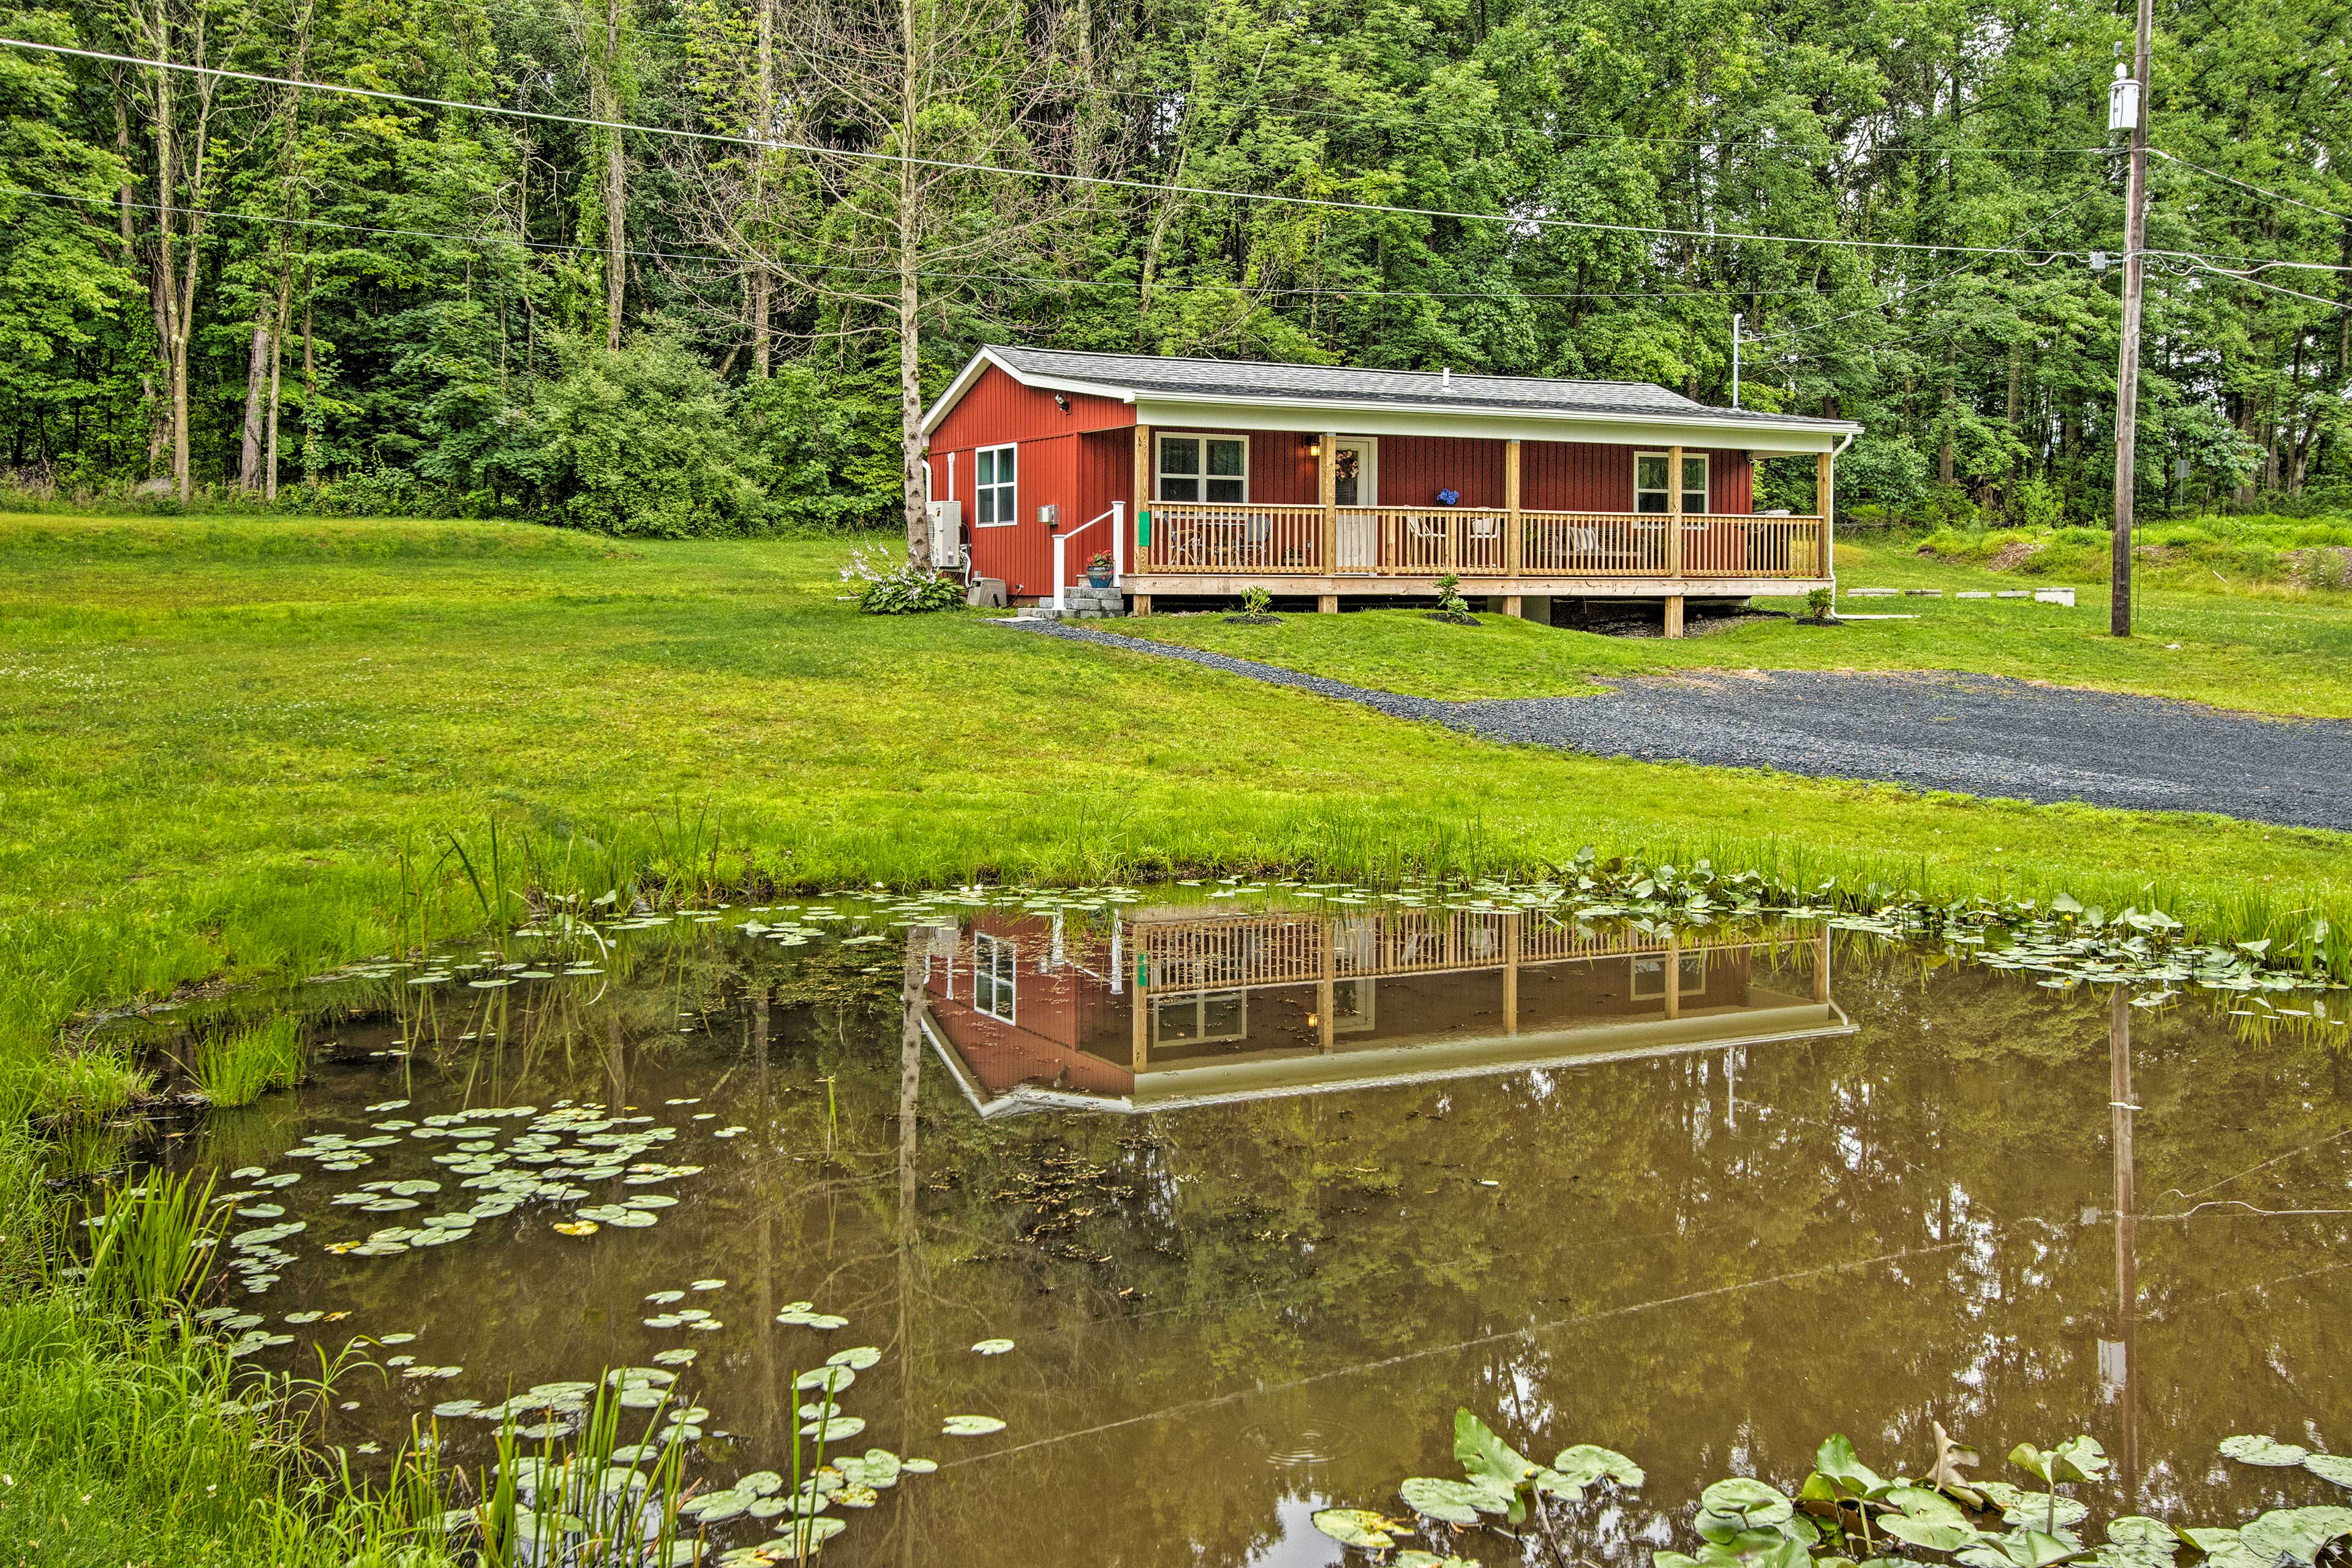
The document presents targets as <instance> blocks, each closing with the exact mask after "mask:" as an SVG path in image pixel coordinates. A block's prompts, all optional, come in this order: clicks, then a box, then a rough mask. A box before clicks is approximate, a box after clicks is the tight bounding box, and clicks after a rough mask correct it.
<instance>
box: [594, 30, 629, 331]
mask: <svg viewBox="0 0 2352 1568" xmlns="http://www.w3.org/2000/svg"><path fill="white" fill-rule="evenodd" d="M627 4H628V0H604V68H603V69H602V71H600V72H599V73H598V75H599V79H600V81H601V85H602V86H603V88H604V94H603V96H604V106H603V108H602V109H601V110H600V111H599V118H601V119H604V120H608V121H617V120H619V119H620V118H621V96H620V90H619V86H618V83H617V81H616V79H615V75H616V72H617V70H618V68H619V66H620V59H621V23H622V7H623V6H625V5H627ZM628 216H629V166H628V155H627V153H626V151H625V149H624V148H623V146H622V145H621V133H620V132H617V131H607V132H604V346H605V347H606V348H608V349H610V350H612V351H614V353H618V352H619V351H620V347H621V302H622V299H623V295H624V291H625V289H626V287H627V284H628V277H629V275H628V258H627V257H626V256H625V255H624V254H622V253H623V252H624V251H625V249H626V248H627V236H628Z"/></svg>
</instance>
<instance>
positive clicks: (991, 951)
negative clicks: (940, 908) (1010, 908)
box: [971, 931, 1021, 1024]
mask: <svg viewBox="0 0 2352 1568" xmlns="http://www.w3.org/2000/svg"><path fill="white" fill-rule="evenodd" d="M1020 976H1021V954H1020V952H1018V951H1017V950H1016V949H1015V948H1014V947H1013V944H1012V943H1011V942H1006V941H1005V940H1004V939H1003V937H995V936H991V935H989V934H988V933H987V932H986V931H974V932H972V933H971V1005H972V1007H973V1010H974V1011H976V1012H982V1013H985V1014H987V1015H988V1016H990V1017H992V1018H999V1019H1002V1020H1003V1021H1004V1022H1005V1023H1008V1024H1010V1023H1012V1022H1013V992H1014V991H1015V990H1016V989H1018V987H1019V983H1020Z"/></svg>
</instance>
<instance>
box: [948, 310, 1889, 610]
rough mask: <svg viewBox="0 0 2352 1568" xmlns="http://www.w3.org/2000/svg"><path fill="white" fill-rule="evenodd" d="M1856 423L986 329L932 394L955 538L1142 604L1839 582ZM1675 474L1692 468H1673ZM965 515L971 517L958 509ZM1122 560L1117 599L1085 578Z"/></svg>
mask: <svg viewBox="0 0 2352 1568" xmlns="http://www.w3.org/2000/svg"><path fill="white" fill-rule="evenodd" d="M1860 428H1861V427H1860V426H1856V425H1853V424H1849V423H1847V422H1844V421H1842V420H1835V419H1815V418H1807V417H1802V416H1791V415H1779V414H1759V413H1755V412H1753V411H1750V410H1744V409H1737V408H1711V407H1708V406H1707V405H1705V404H1701V403H1696V402H1694V401H1692V400H1691V399H1689V398H1686V397H1684V396H1681V395H1678V394H1675V393H1672V392H1668V391H1667V390H1665V389H1664V387H1659V386H1653V385H1650V384H1646V383H1641V382H1599V381H1553V380H1544V379H1538V378H1534V377H1525V376H1495V375H1455V374H1452V373H1451V372H1449V371H1438V372H1435V373H1430V372H1414V371H1384V370H1352V369H1348V368H1345V367H1341V366H1332V365H1309V364H1257V363H1234V362H1230V361H1224V360H1203V359H1165V358H1157V357H1153V356H1150V355H1144V354H1108V353H1075V352H1070V351H1066V350H1060V349H1031V348H1002V347H990V348H984V349H982V350H981V351H980V352H979V353H976V354H974V355H973V356H972V359H971V363H969V364H967V365H965V366H964V368H963V370H962V372H961V374H958V375H957V377H956V379H955V381H954V382H953V383H952V384H950V386H949V387H948V389H947V391H946V392H945V393H944V394H943V395H941V396H940V400H939V401H938V403H936V404H935V405H933V406H932V407H931V410H930V412H929V414H928V415H926V416H924V420H923V431H924V434H925V436H926V437H927V447H926V451H927V454H928V455H927V457H926V459H925V460H926V462H927V464H928V467H929V480H930V495H931V500H932V502H933V504H934V508H935V511H936V513H937V515H938V518H939V526H938V531H939V532H940V534H941V537H942V539H943V540H944V539H948V538H954V537H957V536H958V534H959V533H960V537H961V541H962V544H963V549H964V552H965V553H964V562H965V565H966V570H967V571H968V573H969V574H970V575H971V578H972V579H974V580H975V581H979V580H982V579H993V580H994V581H996V582H999V583H1002V584H1003V587H1004V591H1005V593H1006V594H1007V595H1008V596H1009V597H1010V599H1011V600H1012V601H1013V602H1014V603H1023V604H1033V605H1053V606H1055V607H1056V608H1067V607H1069V606H1070V605H1072V603H1073V599H1074V594H1075V595H1076V599H1077V600H1078V601H1080V602H1084V603H1087V604H1089V605H1098V606H1101V607H1103V608H1105V609H1107V610H1108V609H1110V608H1112V607H1113V606H1119V607H1127V608H1131V609H1132V611H1133V613H1135V614H1138V615H1148V614H1150V610H1151V605H1152V601H1153V599H1154V598H1155V596H1157V597H1160V598H1162V599H1165V598H1170V597H1210V598H1230V597H1232V596H1234V595H1239V594H1241V593H1243V592H1245V591H1246V590H1248V589H1250V588H1253V587H1263V588H1265V589H1267V590H1268V591H1270V592H1272V593H1276V594H1280V595H1313V596H1314V597H1315V598H1316V600H1317V601H1318V606H1319V607H1320V608H1323V609H1326V610H1336V609H1338V608H1339V602H1340V600H1341V599H1342V598H1348V599H1378V598H1382V597H1387V598H1397V597H1426V596H1428V595H1433V594H1435V593H1437V592H1438V591H1439V580H1440V579H1441V578H1444V577H1446V576H1453V577H1455V578H1457V579H1459V581H1460V586H1461V591H1462V592H1463V593H1464V594H1465V595H1484V596H1485V597H1486V598H1487V599H1489V600H1490V601H1498V602H1497V603H1496V604H1495V605H1494V607H1495V608H1496V609H1499V610H1503V611H1506V612H1507V613H1510V614H1515V615H1516V614H1536V615H1541V614H1545V613H1547V611H1548V607H1549V603H1550V601H1552V600H1553V599H1556V598H1586V599H1590V598H1639V599H1655V600H1659V601H1661V602H1662V603H1663V605H1664V615H1665V621H1666V626H1667V630H1668V633H1669V635H1679V633H1680V631H1681V625H1682V608H1683V604H1684V601H1685V598H1686V597H1701V598H1709V599H1737V598H1748V597H1751V596H1755V595H1803V594H1805V593H1807V592H1809V591H1811V589H1813V588H1817V587H1825V586H1828V585H1829V584H1830V577H1831V568H1830V563H1831V553H1830V552H1831V529H1830V517H1829V513H1830V510H1831V500H1830V497H1831V493H1832V462H1833V459H1834V455H1835V454H1836V453H1837V452H1840V451H1842V450H1843V449H1844V447H1846V445H1847V444H1848V443H1850V442H1851V441H1852V440H1853V437H1854V436H1855V435H1856V434H1857V433H1858V432H1859V430H1860ZM1787 456H1809V457H1811V458H1812V459H1813V461H1814V464H1815V486H1816V489H1815V504H1814V506H1813V508H1812V510H1811V511H1810V512H1806V513H1791V512H1769V513H1763V512H1758V511H1757V510H1755V508H1754V494H1755V487H1754V474H1755V462H1756V460H1757V459H1758V458H1764V457H1787ZM1677 475H1679V479H1680V482H1678V483H1677V482H1675V476H1677ZM950 530H953V531H952V532H951V531H950ZM1098 556H1107V557H1108V563H1107V564H1108V568H1109V570H1108V573H1105V574H1101V575H1104V576H1106V577H1107V578H1108V583H1109V588H1110V589H1115V590H1116V594H1115V595H1113V594H1112V593H1110V592H1109V591H1108V590H1104V591H1101V592H1097V593H1095V594H1092V595H1089V594H1088V593H1087V590H1086V589H1085V588H1084V587H1083V586H1082V584H1085V582H1086V580H1087V575H1088V568H1089V565H1090V563H1093V562H1094V561H1095V560H1096V558H1097V557H1098Z"/></svg>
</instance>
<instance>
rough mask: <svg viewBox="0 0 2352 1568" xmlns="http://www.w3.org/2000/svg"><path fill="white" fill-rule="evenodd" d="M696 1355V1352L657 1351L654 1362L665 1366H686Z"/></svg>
mask: <svg viewBox="0 0 2352 1568" xmlns="http://www.w3.org/2000/svg"><path fill="white" fill-rule="evenodd" d="M696 1354H697V1352H694V1351H690V1350H674V1351H656V1352H654V1360H655V1361H656V1362H658V1363H660V1364H662V1365H663V1366H686V1365H688V1364H689V1363H691V1362H692V1361H693V1360H694V1358H695V1355H696Z"/></svg>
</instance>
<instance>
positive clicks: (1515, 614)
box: [1503, 594, 1527, 621]
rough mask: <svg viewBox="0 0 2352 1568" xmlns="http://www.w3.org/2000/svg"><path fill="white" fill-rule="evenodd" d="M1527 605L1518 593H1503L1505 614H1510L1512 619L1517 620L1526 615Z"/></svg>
mask: <svg viewBox="0 0 2352 1568" xmlns="http://www.w3.org/2000/svg"><path fill="white" fill-rule="evenodd" d="M1526 613H1527V610H1526V606H1525V605H1522V604H1521V602H1520V599H1519V595H1517V594H1506V595H1503V614H1505V615H1507V616H1510V617H1511V619H1513V620H1515V621H1516V620H1518V619H1519V618H1521V617H1522V616H1524V615H1526Z"/></svg>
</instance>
